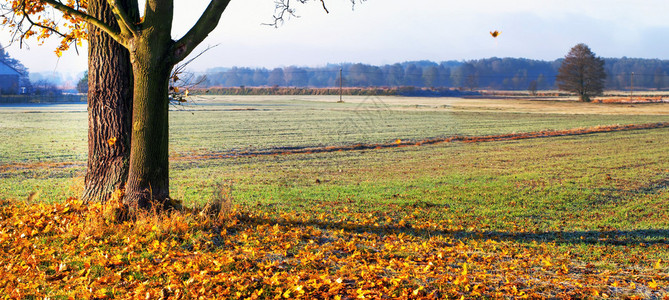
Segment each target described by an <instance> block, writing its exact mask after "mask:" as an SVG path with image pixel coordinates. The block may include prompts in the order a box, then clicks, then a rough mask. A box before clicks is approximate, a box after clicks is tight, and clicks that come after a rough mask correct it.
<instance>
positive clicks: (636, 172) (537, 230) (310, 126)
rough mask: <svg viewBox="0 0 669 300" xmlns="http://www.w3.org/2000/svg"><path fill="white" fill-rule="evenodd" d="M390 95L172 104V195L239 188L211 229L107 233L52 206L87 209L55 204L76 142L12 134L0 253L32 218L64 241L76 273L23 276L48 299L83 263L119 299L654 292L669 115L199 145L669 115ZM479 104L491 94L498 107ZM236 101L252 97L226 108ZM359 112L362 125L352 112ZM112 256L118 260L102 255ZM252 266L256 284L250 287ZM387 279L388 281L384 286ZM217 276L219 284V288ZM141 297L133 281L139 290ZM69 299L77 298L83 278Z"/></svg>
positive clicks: (662, 278) (173, 224)
mask: <svg viewBox="0 0 669 300" xmlns="http://www.w3.org/2000/svg"><path fill="white" fill-rule="evenodd" d="M316 100H318V99H316ZM393 101H399V100H397V99H390V100H387V101H384V103H385V104H379V103H378V102H377V103H376V104H374V103H372V100H365V99H364V98H361V99H358V102H361V103H363V104H364V105H366V106H365V107H367V108H373V109H370V110H363V109H362V108H361V107H362V106H359V103H355V102H352V103H346V104H345V105H344V106H338V105H336V104H330V103H321V102H318V101H315V100H314V99H311V98H309V99H304V100H302V101H293V100H285V99H284V100H279V101H269V100H266V99H260V100H258V101H257V102H255V101H250V103H238V102H235V101H227V100H226V101H222V102H214V103H210V104H206V105H205V104H202V105H200V106H198V109H199V110H198V111H193V112H191V111H177V112H175V113H173V114H172V115H173V122H172V123H171V125H172V128H173V136H172V140H173V146H172V148H171V149H172V151H173V157H175V158H176V159H175V160H173V161H172V164H171V179H170V180H171V187H172V191H171V193H172V196H173V197H175V198H177V199H181V200H183V201H184V203H185V204H186V206H189V207H193V206H200V207H202V206H206V205H207V203H209V202H210V201H211V200H212V199H223V200H225V199H229V198H234V203H235V208H234V209H232V211H231V214H230V217H229V218H228V219H226V220H224V221H216V222H222V223H216V222H213V221H206V220H205V221H203V220H202V219H199V218H198V217H197V214H195V215H194V216H190V215H188V214H186V213H184V214H183V215H178V214H177V215H175V216H173V217H166V218H164V219H160V218H158V219H156V218H155V217H148V219H147V221H146V222H144V223H140V224H139V225H134V226H135V227H134V228H131V227H128V226H133V225H130V224H120V225H114V224H107V223H104V222H102V223H94V224H97V225H95V226H99V228H102V229H100V230H97V229H96V230H88V231H86V230H80V229H78V228H80V227H79V226H85V224H86V223H85V221H82V220H80V219H78V218H80V217H78V216H79V215H77V214H74V215H70V214H68V213H67V212H65V213H63V211H64V209H65V208H64V207H66V206H67V205H70V207H72V208H71V209H72V210H73V211H77V210H82V213H81V216H82V217H81V218H83V217H85V216H86V215H87V214H86V213H85V208H76V204H67V203H72V202H66V201H65V200H64V199H65V198H67V197H69V196H76V195H78V193H79V192H80V191H81V181H82V178H83V177H82V176H83V174H84V173H83V172H84V164H83V162H82V161H81V159H77V158H76V157H77V156H76V155H77V154H75V156H73V157H69V158H68V157H66V156H63V155H61V154H57V153H58V152H59V151H62V152H63V153H67V151H66V149H67V147H65V148H62V149H61V148H56V147H55V146H54V148H53V150H54V151H53V152H54V153H55V154H52V156H51V157H42V156H40V154H32V155H34V158H33V156H30V155H28V154H25V153H26V152H25V149H20V148H18V147H14V148H10V147H5V148H3V149H6V150H3V151H7V152H6V153H9V154H8V155H9V156H8V157H7V156H2V158H1V159H2V160H3V161H2V163H1V164H0V166H2V167H3V168H4V169H3V172H2V174H1V175H0V199H1V198H6V199H14V200H12V201H11V202H5V203H4V204H3V205H2V206H0V207H3V209H4V210H3V214H2V215H1V216H2V219H0V222H5V223H4V224H3V225H5V226H7V227H6V228H8V229H7V230H13V231H11V232H10V231H7V230H5V231H2V234H0V240H2V241H3V242H2V243H3V244H2V246H3V248H2V249H3V251H8V249H10V248H8V247H9V246H8V245H10V244H9V241H12V242H19V241H20V242H21V243H24V242H26V241H24V240H21V239H18V236H20V232H28V233H30V232H31V231H32V229H33V228H39V230H38V232H37V233H36V235H35V236H33V237H31V238H30V239H29V241H30V243H32V244H38V245H42V247H43V248H44V249H47V250H48V249H57V248H58V247H64V248H65V249H66V250H64V251H62V252H59V253H61V254H59V256H58V255H57V256H58V259H59V260H60V261H63V262H65V263H66V264H67V265H68V266H71V267H69V268H72V270H71V271H72V272H71V273H68V274H69V275H66V276H65V277H64V278H65V279H63V280H62V282H64V283H60V282H61V281H58V284H52V282H53V281H50V280H48V278H52V277H48V276H59V274H62V273H63V272H61V271H58V269H59V265H58V263H53V262H51V259H47V257H48V255H47V254H48V253H47V254H45V256H44V257H43V261H42V262H41V263H42V267H40V268H39V269H40V270H42V269H43V272H44V273H40V272H38V271H34V270H33V271H31V272H37V273H34V274H33V273H31V274H33V275H34V276H36V277H35V278H41V277H40V276H46V277H44V278H45V279H43V280H42V282H37V285H38V286H41V288H42V291H44V289H45V288H47V287H50V288H52V291H51V292H50V293H51V295H64V296H67V295H65V294H64V293H60V294H59V292H57V291H58V290H59V289H58V287H60V288H62V287H64V286H66V285H67V284H68V283H67V282H76V280H77V278H80V277H79V276H78V275H75V274H79V273H77V272H82V271H83V274H85V273H86V272H89V273H94V274H96V275H94V276H93V277H92V278H93V280H92V281H91V280H90V279H89V282H93V283H92V284H89V286H88V287H89V288H90V289H89V293H93V294H95V292H94V291H96V290H99V289H102V288H104V292H106V293H107V294H108V295H109V296H115V297H123V296H122V295H123V293H125V292H128V293H135V294H127V295H136V296H138V295H142V296H144V294H142V293H145V292H149V293H153V294H151V295H159V294H158V293H160V292H161V291H162V290H165V289H167V288H168V287H169V288H170V293H172V294H171V295H172V296H174V295H175V293H176V292H175V291H176V290H179V291H180V293H182V294H181V295H183V293H186V292H188V293H190V294H188V295H190V296H191V297H195V296H197V295H199V294H198V293H199V292H198V291H199V289H200V288H205V289H206V290H207V291H215V290H217V289H219V288H220V287H222V289H221V291H220V294H219V295H228V296H221V297H229V298H236V295H237V294H235V293H240V294H239V295H243V296H244V297H251V298H253V293H255V292H258V291H261V293H260V294H259V295H256V297H258V298H273V297H274V296H276V295H277V294H278V295H280V296H282V295H283V294H284V293H286V292H288V293H289V294H288V296H289V297H290V296H291V295H292V296H296V295H297V296H302V297H305V298H308V297H315V296H316V297H317V295H321V297H325V296H324V295H329V297H334V296H335V295H349V296H352V297H355V296H359V295H360V294H356V291H360V292H362V293H364V292H368V293H369V294H368V295H369V296H370V297H372V298H374V295H376V296H379V295H393V296H397V297H401V296H402V295H405V296H406V297H407V298H409V297H415V298H422V297H426V298H427V297H429V296H430V295H431V294H432V295H433V296H435V295H441V296H452V297H459V296H465V297H472V296H476V295H477V294H476V293H479V294H480V295H482V296H483V297H493V298H495V297H521V296H522V295H526V296H531V297H556V298H567V297H576V298H590V297H594V298H600V297H604V296H603V295H604V294H606V295H607V296H609V297H614V298H634V297H642V298H662V297H667V294H668V293H669V288H668V285H667V283H668V282H669V279H668V278H667V276H668V275H667V274H668V272H669V269H668V268H667V265H666V262H667V261H669V246H667V245H669V240H668V239H669V213H668V212H667V209H666V208H667V207H668V206H669V139H667V138H666V137H667V136H669V129H667V128H662V129H651V130H638V131H622V132H607V133H597V134H590V135H582V136H563V137H550V138H539V139H527V140H514V141H498V142H484V143H460V142H455V143H443V144H436V145H425V146H410V147H401V148H388V149H374V150H365V151H341V152H331V153H313V154H291V155H272V156H257V157H232V158H225V159H200V158H197V157H195V156H193V155H192V154H197V153H211V152H224V151H231V150H242V151H244V150H249V149H271V148H273V147H284V146H291V147H292V146H313V145H320V144H324V145H332V144H338V143H340V144H348V143H356V142H358V140H356V139H357V138H360V139H361V140H364V141H366V142H388V141H393V140H394V139H397V138H401V139H412V138H415V139H420V138H425V137H435V136H443V135H446V136H447V135H451V134H452V133H457V134H461V135H489V134H503V133H512V132H526V131H536V130H543V129H568V128H576V127H587V126H596V125H611V124H633V123H650V122H664V121H667V115H663V114H656V115H620V114H615V113H611V110H610V109H608V106H606V105H604V106H603V108H602V109H603V110H604V111H601V112H600V113H599V114H594V115H593V114H580V113H578V111H574V110H573V109H574V107H577V105H578V103H567V104H563V103H558V104H546V103H544V102H541V103H537V104H536V105H539V106H543V105H549V106H552V107H553V108H552V109H555V105H560V106H562V105H571V106H570V108H564V111H562V113H550V114H545V113H528V112H518V111H515V110H525V108H524V107H526V106H529V105H530V104H532V103H531V102H530V103H524V102H523V103H522V107H520V108H507V109H502V110H490V111H480V110H479V109H465V108H459V109H455V108H454V107H456V106H453V105H452V106H451V108H450V109H446V108H443V107H440V106H434V105H433V103H432V102H431V101H436V100H435V99H427V100H425V101H426V102H424V105H426V106H428V107H418V108H416V107H415V105H414V106H411V105H408V104H406V103H405V104H406V105H405V104H402V103H400V102H393ZM405 101H408V100H405ZM386 105H387V107H388V108H386ZM490 105H491V107H494V106H499V104H497V102H494V101H493V102H491V103H490ZM588 105H590V104H588ZM249 106H251V107H253V108H256V109H258V110H255V111H254V110H237V109H240V108H245V109H248V108H249ZM666 107H667V105H666V104H665V106H661V109H659V111H663V110H664V109H666ZM232 109H234V110H232ZM263 109H267V110H263ZM615 110H616V111H617V108H616V109H615ZM362 111H364V112H362ZM377 112H381V113H382V114H381V116H382V117H378V116H379V114H377ZM571 112H574V113H571ZM193 113H194V114H195V117H193V115H192V114H193ZM79 114H82V115H83V116H84V117H83V119H85V114H83V113H81V112H79V113H77V112H67V113H62V112H49V113H33V114H26V115H29V118H27V119H25V120H24V119H21V118H19V117H17V116H15V115H20V114H6V115H5V117H6V118H4V119H3V121H2V122H5V123H2V124H3V125H2V126H5V127H3V128H5V130H2V131H0V132H2V133H0V134H3V135H4V137H5V138H8V139H10V140H11V139H14V140H18V141H21V142H23V143H25V145H32V144H30V143H36V144H34V145H37V144H39V143H40V142H39V141H42V142H44V141H45V138H46V135H45V136H44V137H40V135H41V133H35V134H32V135H30V138H27V137H26V136H24V135H23V134H28V133H27V131H21V130H23V129H22V128H23V126H22V124H32V125H30V126H32V127H39V126H44V128H45V129H46V128H51V129H53V131H52V132H51V134H53V136H52V137H51V138H55V139H64V140H65V143H72V139H75V140H76V137H74V136H76V135H74V136H70V134H71V132H68V130H62V129H61V130H58V128H66V129H67V128H78V127H79V126H81V125H80V124H78V123H77V122H81V119H79V118H77V117H71V118H70V120H71V121H66V122H60V123H59V122H57V120H58V118H60V117H62V116H77V115H79ZM370 116H374V117H371V118H372V120H374V121H373V122H368V123H364V122H362V121H360V120H363V119H364V118H370ZM12 118H15V119H12ZM41 118H43V121H40V120H41ZM7 120H14V122H19V121H21V122H26V123H16V124H15V123H11V122H9V121H7ZM22 120H24V121H22ZM77 120H79V121H77ZM298 120H300V121H302V122H301V123H302V124H296V123H298ZM305 120H306V121H305ZM333 120H334V121H333ZM337 120H338V121H337ZM353 120H355V121H358V122H359V123H360V124H363V123H364V124H372V125H365V126H367V127H365V128H366V129H370V128H372V129H374V130H370V131H361V130H360V128H361V127H350V128H351V129H350V134H332V132H337V131H336V130H337V128H342V127H343V125H342V124H348V123H351V122H353ZM42 122H44V123H45V124H42ZM4 124H12V126H14V127H11V128H10V127H9V126H8V125H4ZM40 124H42V125H40ZM254 124H255V126H254ZM378 124H385V126H378ZM25 126H28V125H25ZM58 126H60V127H58ZM84 127H85V125H84ZM267 127H270V129H268V128H267ZM227 128H235V129H236V130H234V131H232V130H228V129H227ZM84 129H85V128H84ZM354 129H355V130H354ZM381 129H383V130H381ZM439 130H442V131H439ZM84 131H85V130H84ZM17 132H19V133H20V134H17ZM269 132H271V133H273V134H269ZM363 136H364V138H363ZM31 139H34V141H31ZM248 141H251V146H249V145H247V144H249V142H248ZM84 157H85V156H84ZM19 162H22V163H25V164H24V165H17V163H19ZM64 162H72V164H65V165H64V164H63V163H64ZM222 183H223V184H222ZM228 189H229V190H228ZM36 190H40V191H41V192H40V193H39V196H37V198H36V199H33V200H31V201H30V202H28V200H24V199H27V198H28V194H29V193H30V192H32V191H36ZM212 195H216V196H212ZM17 203H18V204H17ZM22 203H27V204H28V205H25V204H22ZM225 203H227V202H225ZM15 205H16V207H15ZM225 205H226V206H229V204H225ZM75 208H76V209H75ZM19 212H22V213H19ZM49 212H53V213H49ZM33 215H35V216H37V217H34V218H32V217H30V216H33ZM21 216H23V217H21ZM56 217H57V218H56ZM68 218H71V223H69V224H71V225H68V226H66V227H62V230H63V231H64V233H63V234H62V237H61V236H60V235H59V234H55V235H54V234H43V233H41V232H43V231H44V228H45V227H44V226H47V225H46V224H49V222H54V221H53V220H56V219H58V220H70V219H68ZM19 220H20V221H19ZM35 220H42V221H41V223H40V222H39V221H35ZM58 222H61V221H58ZM91 222H93V221H91ZM95 222H98V221H95ZM207 222H209V223H207ZM37 224H41V225H37ZM80 224H84V225H80ZM155 224H159V225H158V226H157V227H156V228H155V229H154V228H153V225H155ZM93 228H94V229H95V228H98V227H93ZM47 232H50V231H47ZM81 232H83V233H81ZM66 233H67V234H66ZM270 233H271V234H270ZM3 234H4V235H3ZM12 234H14V235H12ZM68 236H69V237H68ZM73 241H76V243H74V242H73ZM156 241H157V243H158V244H157V246H156V244H155V243H156ZM70 243H74V244H76V245H77V246H67V245H69V244H70ZM91 243H93V244H92V246H90V245H89V246H86V245H88V244H91ZM88 247H90V248H88ZM70 248H73V249H70ZM26 249H27V248H26ZM75 249H98V250H95V251H92V250H87V251H79V250H77V251H75ZM122 249H126V250H123V251H122ZM128 249H129V250H128ZM17 251H18V250H17ZM91 251H92V252H91ZM119 253H131V254H128V255H125V256H123V255H122V257H119V258H118V259H116V258H114V257H115V255H117V254H119ZM15 254H16V253H15ZM15 254H8V255H6V256H5V257H13V256H12V255H15ZM104 254H106V257H105V256H104ZM167 255H170V257H173V258H172V260H166V257H167ZM438 255H441V257H442V258H439V257H437V256H438ZM38 257H42V256H39V255H38ZM103 257H104V258H103ZM226 258H232V259H233V261H230V260H225V259H226ZM165 262H169V265H165ZM398 262H404V263H405V264H406V265H402V264H401V263H398ZM428 262H431V263H433V265H432V267H429V268H427V269H430V268H433V269H430V270H431V271H429V272H428V271H421V270H424V269H425V268H426V264H427V263H428ZM87 263H88V265H89V267H86V264H87ZM465 264H466V265H467V266H468V267H464V265H465ZM156 265H159V266H161V267H162V268H163V269H162V271H161V270H158V269H156V268H155V266H156ZM213 266H217V268H218V271H216V268H213ZM375 268H380V269H375ZM467 268H468V269H467ZM391 269H392V270H394V271H390V270H391ZM88 270H90V271H88ZM244 270H247V271H244ZM465 270H467V271H465ZM203 271H207V272H209V273H205V274H202V273H201V272H203ZM115 274H120V275H115ZM207 274H209V275H207ZM259 274H260V275H259ZM364 274H367V275H364ZM15 276H16V275H15ZM89 276H90V275H89ZM119 276H120V277H119ZM129 276H132V277H129ZM254 276H256V277H257V276H260V277H258V278H263V280H261V281H254V280H253V279H252V278H254ZM277 276H278V277H277ZM68 278H70V279H68ZM128 278H132V279H128ZM140 278H141V280H140ZM411 278H414V280H411ZM135 279H137V280H135ZM394 279H397V280H399V281H400V283H399V284H398V285H394V283H393V282H394V281H393V280H394ZM68 280H69V281H68ZM273 280H274V281H273ZM338 281H341V282H338ZM142 282H144V283H147V285H144V284H142ZM217 282H218V283H217ZM505 282H507V283H505ZM54 285H55V286H56V288H53V287H54ZM70 286H71V287H77V286H78V285H77V284H73V283H70ZM298 286H301V287H302V288H300V289H297V287H298ZM324 286H325V287H327V292H326V290H324V289H323V288H322V287H324ZM140 287H141V289H140ZM225 287H230V289H228V290H227V292H225ZM421 287H422V289H421ZM560 287H562V288H560ZM514 288H515V291H514ZM302 289H304V290H303V291H304V294H300V291H301V290H302ZM114 290H116V292H114ZM139 290H141V291H143V292H141V293H139V294H137V291H139ZM91 291H93V292H91ZM121 291H123V293H122V292H121ZM477 291H478V292H477ZM414 292H415V293H414ZM72 293H73V294H69V295H74V296H77V297H81V296H85V295H86V292H85V291H83V290H81V291H80V292H72ZM77 293H79V294H77ZM226 293H229V294H226ZM435 293H436V294H435ZM38 294H39V293H37V292H36V293H35V295H38ZM46 294H47V293H43V294H41V295H46ZM129 297H130V296H129Z"/></svg>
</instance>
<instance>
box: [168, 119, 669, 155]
mask: <svg viewBox="0 0 669 300" xmlns="http://www.w3.org/2000/svg"><path fill="white" fill-rule="evenodd" d="M659 128H669V122H658V123H648V124H629V125H608V126H595V127H587V128H573V129H565V130H544V131H536V132H521V133H510V134H500V135H486V136H452V137H446V138H434V139H425V140H420V141H402V140H396V141H395V142H393V143H380V144H354V145H343V146H324V147H282V148H274V149H270V150H259V151H242V152H239V151H234V152H218V153H205V154H196V155H186V156H178V157H173V158H171V160H189V159H215V158H230V157H244V156H246V157H253V156H267V155H287V154H312V153H327V152H337V151H355V150H373V149H385V148H398V147H408V146H422V145H432V144H440V143H451V142H463V143H481V142H495V141H510V140H524V139H535V138H545V137H557V136H575V135H584V134H594V133H604V132H615V131H629V130H649V129H659Z"/></svg>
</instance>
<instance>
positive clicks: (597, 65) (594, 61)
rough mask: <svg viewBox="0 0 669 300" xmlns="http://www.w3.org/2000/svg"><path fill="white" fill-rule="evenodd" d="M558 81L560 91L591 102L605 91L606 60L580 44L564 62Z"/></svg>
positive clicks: (570, 52) (559, 71)
mask: <svg viewBox="0 0 669 300" xmlns="http://www.w3.org/2000/svg"><path fill="white" fill-rule="evenodd" d="M556 81H557V85H558V88H559V89H560V90H564V91H569V92H574V93H577V94H578V96H579V99H580V100H581V101H583V102H589V101H590V97H592V96H595V95H599V94H601V93H602V91H603V90H604V84H605V82H606V72H605V71H604V60H603V59H601V58H599V57H597V56H595V54H594V53H592V51H590V48H589V47H588V46H587V45H585V44H578V45H576V46H574V47H573V48H571V50H570V51H569V53H568V54H567V56H565V58H564V60H563V61H562V65H561V66H560V69H558V75H557V77H556Z"/></svg>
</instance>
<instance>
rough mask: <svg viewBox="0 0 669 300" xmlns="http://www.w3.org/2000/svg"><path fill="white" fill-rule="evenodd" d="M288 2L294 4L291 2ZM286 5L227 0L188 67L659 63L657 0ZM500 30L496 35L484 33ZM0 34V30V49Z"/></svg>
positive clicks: (198, 3) (337, 0)
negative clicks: (578, 59) (280, 11)
mask: <svg viewBox="0 0 669 300" xmlns="http://www.w3.org/2000/svg"><path fill="white" fill-rule="evenodd" d="M293 2H297V1H293ZM175 3H176V11H177V12H178V14H177V16H176V23H175V29H174V33H173V34H174V36H175V37H178V36H180V35H181V34H183V33H185V32H186V31H187V29H188V28H189V27H190V26H191V25H192V24H193V23H194V22H195V20H196V19H197V17H198V16H199V14H200V13H201V11H202V10H203V9H204V7H206V5H207V4H208V1H207V0H176V1H175ZM326 3H327V5H328V9H329V10H330V13H329V14H326V13H325V12H324V11H323V9H322V7H321V6H320V2H318V1H313V0H312V2H310V3H308V4H305V5H301V4H299V3H296V4H295V7H296V8H297V13H298V14H299V15H300V17H299V18H292V19H290V20H288V21H287V22H286V23H285V24H284V25H283V26H281V27H279V28H273V27H270V26H263V25H261V24H262V23H265V22H269V21H271V17H272V13H273V10H274V1H273V0H233V1H232V3H231V4H230V6H229V7H228V10H227V11H226V12H225V13H224V15H223V18H222V20H221V23H220V24H219V26H218V28H217V29H216V30H215V31H214V32H212V33H211V34H210V35H209V37H208V39H207V40H205V41H204V43H203V45H202V47H206V46H208V45H218V46H217V47H215V48H213V49H212V50H210V51H208V52H207V53H205V54H204V55H203V56H201V57H200V58H198V59H197V60H196V61H194V62H193V63H192V64H191V65H190V67H191V69H193V70H195V71H204V70H206V69H207V68H211V67H232V66H248V67H268V68H272V67H277V66H289V65H298V66H321V65H325V64H327V63H342V62H362V63H368V64H376V65H379V64H387V63H394V62H402V61H408V60H423V59H426V60H433V61H444V60H467V59H477V58H487V57H525V58H531V59H544V60H553V59H556V58H560V57H563V56H564V55H565V54H566V53H567V52H568V51H569V49H570V48H571V47H572V46H574V45H576V44H578V43H586V44H588V45H589V46H590V48H591V49H592V50H593V51H594V52H595V53H596V54H597V55H599V56H602V57H622V56H627V57H642V58H660V59H669V20H668V19H667V15H669V1H666V0H638V1H616V0H608V1H604V0H559V1H554V0H543V1H542V0H516V1H504V0H496V1H489V0H469V1H462V0H413V1H405V0H367V1H366V2H364V3H362V4H359V5H356V6H355V9H354V10H352V9H351V4H350V1H349V0H326ZM493 30H500V31H501V34H500V35H499V37H498V38H496V39H495V38H492V37H491V36H490V34H489V32H490V31H493ZM8 39H9V36H8V34H7V32H6V29H3V31H2V33H0V42H1V43H2V44H3V45H5V44H7V41H8ZM29 45H30V47H29V49H30V50H28V49H26V48H27V47H25V46H24V49H18V43H16V44H15V45H13V46H11V47H9V48H8V49H7V50H8V52H9V53H10V54H11V55H12V56H14V57H16V58H18V59H20V60H21V61H22V62H23V63H24V65H26V66H27V67H28V68H29V69H30V71H31V72H50V71H57V72H80V71H84V70H85V69H86V50H85V48H84V49H80V55H76V54H75V52H74V51H70V52H69V53H66V54H65V55H64V56H63V57H62V58H60V59H58V58H57V57H56V56H55V54H53V50H54V49H55V45H56V44H55V43H47V44H45V45H42V46H39V45H38V44H37V43H36V42H35V41H30V42H29Z"/></svg>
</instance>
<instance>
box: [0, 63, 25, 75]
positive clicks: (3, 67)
mask: <svg viewBox="0 0 669 300" xmlns="http://www.w3.org/2000/svg"><path fill="white" fill-rule="evenodd" d="M0 75H16V76H21V73H19V72H18V71H16V70H15V69H14V68H12V67H11V66H9V65H8V64H6V63H5V62H4V61H0Z"/></svg>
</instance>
